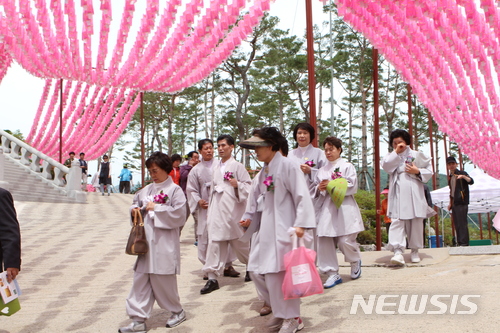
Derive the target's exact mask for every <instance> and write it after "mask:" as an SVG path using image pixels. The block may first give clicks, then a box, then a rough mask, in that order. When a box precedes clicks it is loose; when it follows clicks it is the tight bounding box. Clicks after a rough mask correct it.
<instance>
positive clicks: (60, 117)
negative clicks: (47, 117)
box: [59, 79, 63, 164]
mask: <svg viewBox="0 0 500 333" xmlns="http://www.w3.org/2000/svg"><path fill="white" fill-rule="evenodd" d="M59 93H60V96H61V98H60V103H59V163H61V164H62V133H63V129H62V126H63V123H62V120H63V79H60V81H59Z"/></svg>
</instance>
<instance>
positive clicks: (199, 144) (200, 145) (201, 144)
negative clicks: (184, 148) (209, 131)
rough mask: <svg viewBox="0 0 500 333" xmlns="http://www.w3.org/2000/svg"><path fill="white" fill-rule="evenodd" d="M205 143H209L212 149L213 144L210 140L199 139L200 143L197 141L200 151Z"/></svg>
mask: <svg viewBox="0 0 500 333" xmlns="http://www.w3.org/2000/svg"><path fill="white" fill-rule="evenodd" d="M207 143H210V144H211V145H212V147H213V146H214V142H213V141H212V140H210V139H201V140H200V141H198V149H199V150H202V149H203V146H204V145H206V144H207Z"/></svg>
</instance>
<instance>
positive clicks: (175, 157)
mask: <svg viewBox="0 0 500 333" xmlns="http://www.w3.org/2000/svg"><path fill="white" fill-rule="evenodd" d="M170 160H171V161H172V163H174V162H175V161H181V162H182V156H181V155H179V154H172V155H171V156H170Z"/></svg>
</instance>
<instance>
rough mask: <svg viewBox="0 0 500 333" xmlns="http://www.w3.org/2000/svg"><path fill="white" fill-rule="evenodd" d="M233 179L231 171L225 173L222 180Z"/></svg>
mask: <svg viewBox="0 0 500 333" xmlns="http://www.w3.org/2000/svg"><path fill="white" fill-rule="evenodd" d="M233 178H234V176H233V173H232V172H231V171H226V172H225V173H224V180H231V179H233Z"/></svg>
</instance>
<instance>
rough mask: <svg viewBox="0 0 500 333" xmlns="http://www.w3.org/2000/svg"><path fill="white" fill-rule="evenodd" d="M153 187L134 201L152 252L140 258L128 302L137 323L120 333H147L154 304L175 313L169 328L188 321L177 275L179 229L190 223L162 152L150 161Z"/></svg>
mask: <svg viewBox="0 0 500 333" xmlns="http://www.w3.org/2000/svg"><path fill="white" fill-rule="evenodd" d="M146 167H147V168H148V171H149V174H150V176H151V179H152V180H153V183H152V184H150V185H148V186H146V187H145V188H143V189H142V190H140V191H139V192H137V194H136V195H135V197H134V200H133V203H132V206H131V208H130V211H131V213H133V212H134V211H140V213H141V214H142V215H143V216H144V229H145V232H146V238H147V240H148V245H149V250H148V252H147V253H146V254H143V255H139V256H138V257H137V261H136V263H135V265H134V280H133V283H132V290H131V291H130V294H129V296H128V298H127V302H126V307H127V314H128V316H129V317H130V319H132V320H133V322H132V323H131V324H130V325H129V326H126V327H122V328H120V329H119V330H118V332H121V333H129V332H144V333H145V332H146V324H145V321H146V319H147V318H148V317H149V316H150V314H151V311H152V309H153V304H154V302H155V300H156V302H157V303H158V305H159V306H160V307H161V308H162V309H165V310H168V311H171V312H172V316H171V317H170V318H169V319H168V321H167V324H166V327H175V326H177V325H179V324H180V323H182V322H183V321H184V320H186V314H185V312H184V310H183V309H182V305H181V303H180V298H179V292H178V289H177V277H176V274H180V257H181V255H180V240H179V229H180V228H181V227H182V226H183V225H184V223H185V222H186V197H185V196H184V193H183V192H182V189H181V188H180V186H178V185H176V184H174V183H173V181H172V179H171V177H169V176H168V174H169V173H170V171H172V162H171V160H170V158H169V157H168V156H167V155H166V154H164V153H161V152H155V153H153V154H152V155H151V156H150V157H149V158H148V159H147V160H146Z"/></svg>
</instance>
